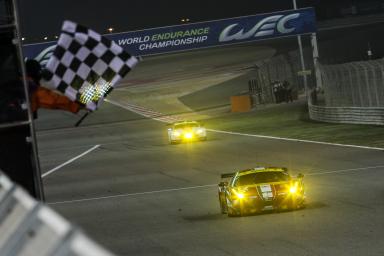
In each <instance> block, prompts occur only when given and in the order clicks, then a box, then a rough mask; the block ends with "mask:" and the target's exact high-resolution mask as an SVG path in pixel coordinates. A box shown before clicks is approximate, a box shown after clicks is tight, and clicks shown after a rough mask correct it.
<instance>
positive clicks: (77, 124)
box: [75, 111, 91, 127]
mask: <svg viewBox="0 0 384 256" xmlns="http://www.w3.org/2000/svg"><path fill="white" fill-rule="evenodd" d="M89 113H91V112H90V111H87V112H85V113H84V115H83V116H82V117H81V118H80V119H79V121H77V122H76V123H75V127H78V126H79V125H80V124H81V123H82V122H83V120H84V119H85V118H86V117H87V116H88V115H89Z"/></svg>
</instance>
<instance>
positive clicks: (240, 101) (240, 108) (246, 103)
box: [231, 95, 252, 112]
mask: <svg viewBox="0 0 384 256" xmlns="http://www.w3.org/2000/svg"><path fill="white" fill-rule="evenodd" d="M251 109H252V101H251V97H250V96H249V95H240V96H231V112H248V111H250V110H251Z"/></svg>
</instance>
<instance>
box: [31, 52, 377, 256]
mask: <svg viewBox="0 0 384 256" xmlns="http://www.w3.org/2000/svg"><path fill="white" fill-rule="evenodd" d="M245 49H246V54H244V55H243V57H242V58H240V57H241V56H242V55H239V54H237V53H236V52H235V53H234V56H232V58H229V59H231V60H233V58H235V56H240V57H239V58H240V59H239V60H238V61H232V62H230V63H227V64H228V65H227V66H226V65H225V64H226V63H225V59H226V58H224V57H223V56H228V55H230V54H231V53H233V50H232V51H231V48H228V49H227V51H226V50H220V51H212V52H211V53H210V52H209V51H207V52H205V54H202V55H201V56H200V58H201V60H202V62H204V59H202V58H207V62H208V61H209V60H212V59H215V58H217V59H219V60H220V62H221V64H222V65H220V68H217V69H214V70H212V72H211V73H207V74H206V75H207V76H210V75H211V76H219V75H220V74H221V73H227V72H228V70H234V68H233V67H234V66H236V68H239V67H247V66H249V65H251V64H252V62H251V61H250V60H247V59H246V58H245V57H244V56H248V55H249V49H248V48H245ZM259 50H260V51H265V49H259ZM257 51H258V49H254V51H252V52H253V53H255V54H261V53H260V52H259V53H256V52H257ZM178 56H179V55H177V54H176V55H172V56H171V57H169V58H172V63H174V61H175V63H177V61H179V62H183V60H185V59H178ZM266 56H267V55H266ZM184 57H185V56H184ZM180 58H181V57H180ZM161 60H162V58H161V57H156V58H154V59H153V61H152V62H151V61H148V63H145V64H144V63H143V64H144V65H143V66H144V67H143V70H142V71H139V72H138V73H135V74H133V76H134V77H135V79H139V78H140V76H141V75H144V74H145V70H144V69H146V70H156V71H157V72H151V74H152V77H151V79H152V80H161V79H164V77H170V76H171V75H169V74H170V73H172V72H171V71H169V72H168V75H169V76H167V73H166V71H164V70H167V66H168V65H163V66H161V65H159V63H162V61H161ZM163 62H165V63H171V61H170V59H166V58H165V59H164V60H163ZM152 64H153V65H152ZM139 67H140V66H138V69H139ZM223 67H228V69H226V68H223ZM200 68H201V66H199V65H193V66H189V67H188V69H185V70H181V71H180V72H179V73H178V76H179V77H181V78H180V79H181V82H180V83H182V81H184V80H188V79H190V77H194V78H196V76H197V77H199V74H200V73H201V72H199V69H200ZM159 69H161V70H162V71H161V72H160V71H159ZM142 79H144V78H142ZM167 79H169V78H167ZM140 81H142V82H143V80H140ZM143 83H144V82H143ZM159 84H161V81H160V82H159ZM114 94H120V96H121V97H116V98H117V99H119V100H122V101H121V102H122V104H124V103H125V102H127V101H129V99H124V90H122V91H119V90H117V91H115V92H114ZM116 96H119V95H116ZM99 111H100V112H96V113H94V114H92V115H93V116H91V117H90V120H88V121H87V122H86V123H85V124H84V125H83V126H81V127H78V128H74V127H71V124H73V123H75V122H76V118H73V117H72V116H70V115H68V114H66V113H52V112H43V113H42V116H41V120H40V121H39V122H44V123H39V124H38V126H39V127H40V129H39V132H38V142H39V155H40V160H41V167H42V170H43V173H47V172H49V171H52V172H50V173H49V174H46V176H45V177H44V178H43V181H44V185H45V192H46V199H47V202H48V203H49V205H50V206H51V207H52V208H54V209H55V210H57V211H58V212H59V213H60V214H62V215H63V216H64V217H66V218H67V219H69V220H70V221H72V222H73V223H74V224H76V225H78V226H80V227H81V228H82V229H84V230H85V231H86V233H87V234H89V235H90V237H92V238H94V239H95V240H96V241H98V242H100V243H101V244H102V245H104V246H106V247H107V248H109V249H110V250H111V251H113V252H115V253H116V254H118V255H209V256H213V255H384V243H382V242H381V240H382V239H381V238H382V237H383V236H384V218H383V216H384V186H383V180H384V157H383V152H382V151H381V150H374V149H363V148H353V147H342V146H335V145H321V144H313V143H306V142H295V141H284V140H275V139H265V138H257V137H249V136H240V135H231V134H224V133H216V132H212V131H211V132H209V133H208V141H206V142H197V143H191V144H179V145H169V144H168V142H167V138H166V126H165V124H164V123H162V122H159V121H155V120H151V119H148V118H144V117H142V116H140V115H138V114H135V113H132V112H130V111H128V110H127V109H125V108H121V107H118V106H116V105H112V104H110V103H108V102H106V103H104V105H102V109H100V110H99ZM59 119H61V121H60V122H59V121H58V120H59ZM208 128H209V127H208ZM85 152H88V153H85ZM82 153H84V154H83V155H82V157H79V158H78V159H76V160H73V161H71V162H69V163H68V164H66V165H63V166H62V167H61V168H57V167H58V166H60V165H62V164H63V163H66V162H68V161H69V160H71V159H74V158H75V157H77V156H79V155H81V154H82ZM254 166H286V167H288V168H289V169H290V170H292V172H293V174H297V173H298V172H302V173H304V174H305V182H306V187H307V197H308V206H307V208H306V209H302V210H298V211H289V212H283V213H266V214H260V215H253V216H246V217H239V218H228V217H227V216H225V215H222V214H220V211H219V204H218V197H217V186H216V185H217V183H218V182H219V178H220V174H221V173H226V172H231V171H233V170H236V169H242V168H250V167H254Z"/></svg>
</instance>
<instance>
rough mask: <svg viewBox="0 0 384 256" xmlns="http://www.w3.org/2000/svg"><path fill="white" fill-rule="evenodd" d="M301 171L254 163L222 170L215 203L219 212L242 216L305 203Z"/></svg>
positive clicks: (297, 206) (299, 206) (290, 207)
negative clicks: (227, 171)
mask: <svg viewBox="0 0 384 256" xmlns="http://www.w3.org/2000/svg"><path fill="white" fill-rule="evenodd" d="M303 177H304V175H303V174H298V175H297V177H292V176H290V175H289V174H288V170H287V169H286V168H279V167H257V168H253V169H246V170H242V171H237V172H234V173H227V174H222V175H221V178H222V181H221V182H220V183H219V187H218V189H219V203H220V209H221V212H222V213H223V214H225V213H227V214H228V216H242V215H245V214H250V213H257V212H262V211H265V210H284V209H298V208H302V207H304V206H305V189H304V183H303Z"/></svg>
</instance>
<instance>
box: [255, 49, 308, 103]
mask: <svg viewBox="0 0 384 256" xmlns="http://www.w3.org/2000/svg"><path fill="white" fill-rule="evenodd" d="M304 56H305V57H306V58H305V63H306V69H308V70H313V59H312V57H311V56H312V53H311V51H310V50H309V49H306V50H304ZM301 69H302V68H301V63H300V56H299V53H298V51H291V52H288V53H286V54H280V55H277V56H275V57H273V58H271V59H269V60H265V61H259V62H258V63H257V65H256V68H255V73H254V78H253V79H252V80H251V81H250V84H252V87H251V86H250V93H251V94H253V95H257V97H256V98H257V99H258V102H259V103H261V104H265V103H276V102H278V99H276V95H275V94H274V86H275V84H276V83H283V82H284V81H287V82H288V83H289V85H290V87H291V89H292V92H293V95H294V96H293V97H294V98H297V96H298V95H299V94H305V91H306V89H308V88H309V89H310V88H313V87H314V85H315V80H314V78H313V76H307V78H308V80H307V82H308V83H307V87H308V88H304V83H303V78H302V77H301V76H299V75H298V72H299V70H301ZM312 73H313V72H312ZM255 88H257V90H255Z"/></svg>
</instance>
